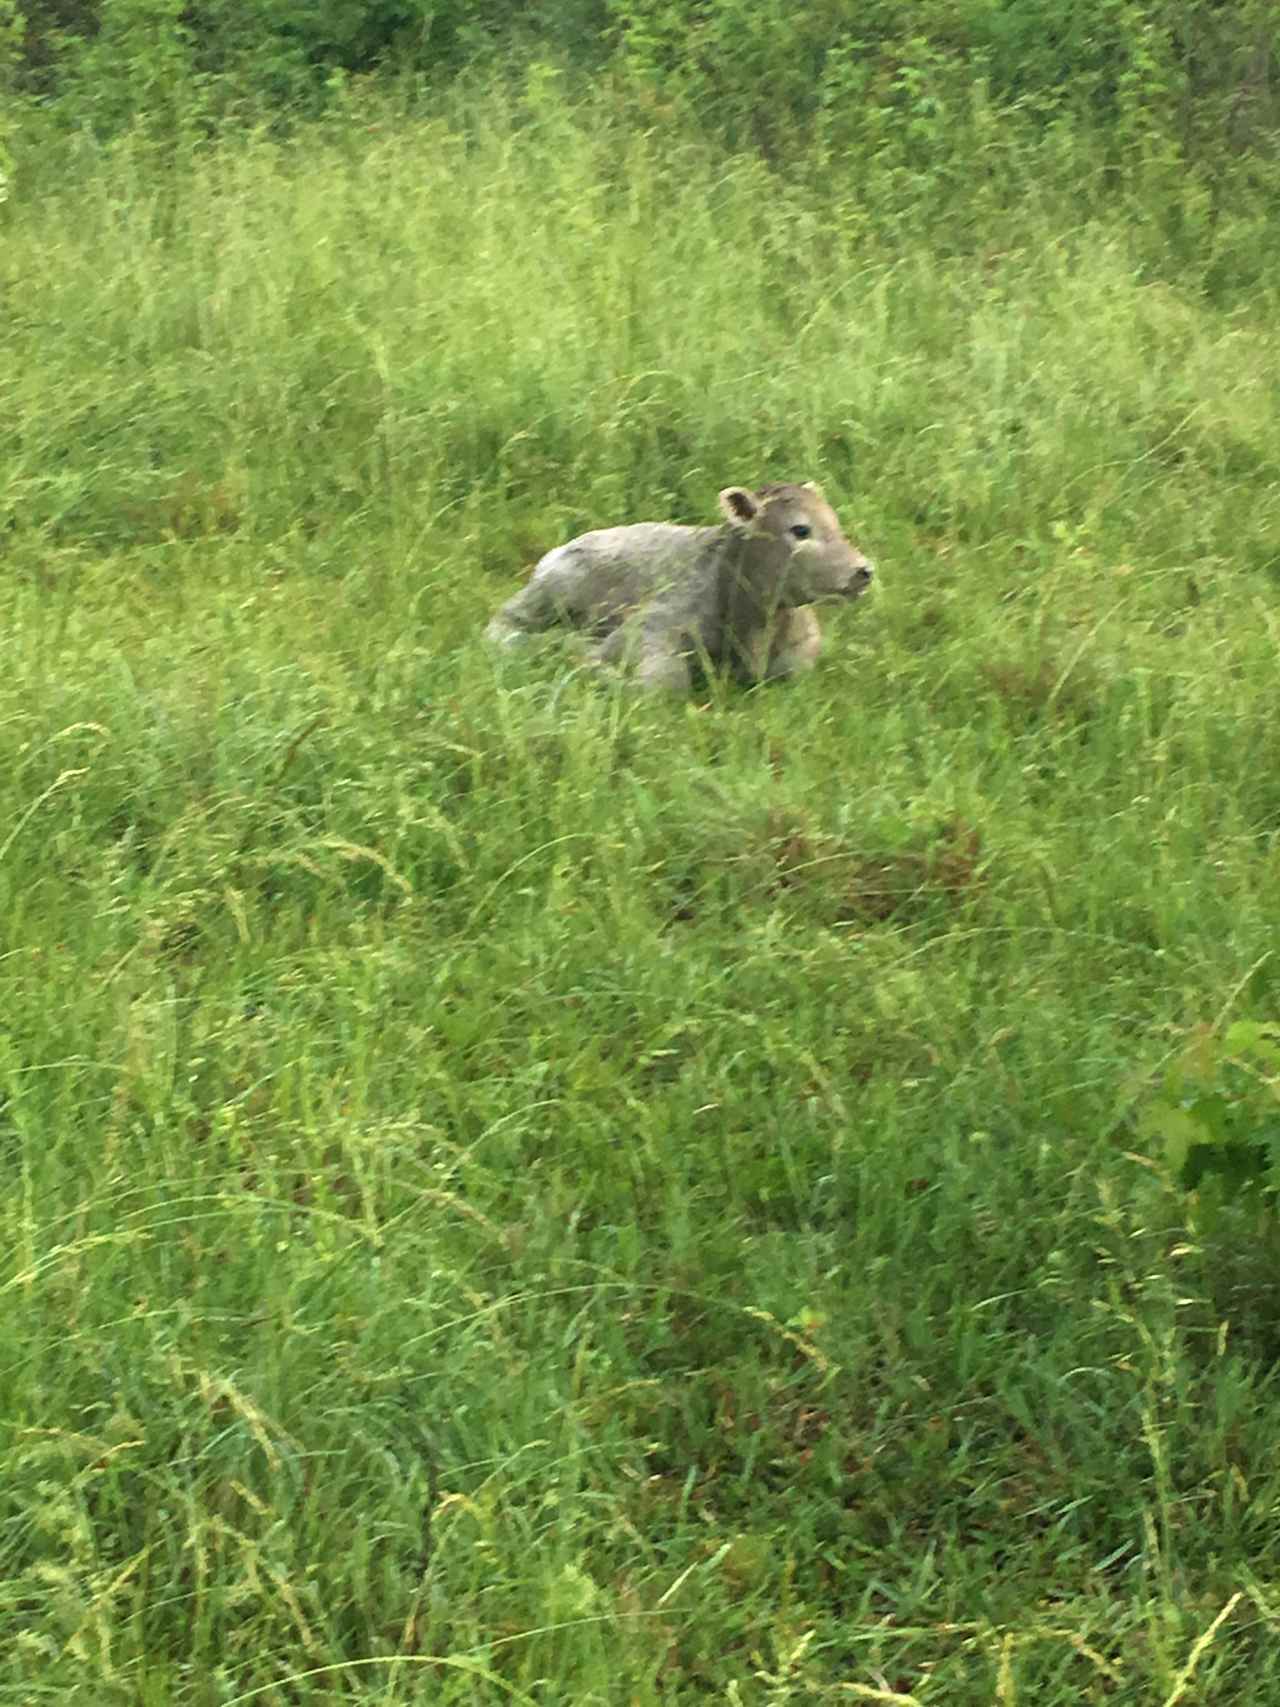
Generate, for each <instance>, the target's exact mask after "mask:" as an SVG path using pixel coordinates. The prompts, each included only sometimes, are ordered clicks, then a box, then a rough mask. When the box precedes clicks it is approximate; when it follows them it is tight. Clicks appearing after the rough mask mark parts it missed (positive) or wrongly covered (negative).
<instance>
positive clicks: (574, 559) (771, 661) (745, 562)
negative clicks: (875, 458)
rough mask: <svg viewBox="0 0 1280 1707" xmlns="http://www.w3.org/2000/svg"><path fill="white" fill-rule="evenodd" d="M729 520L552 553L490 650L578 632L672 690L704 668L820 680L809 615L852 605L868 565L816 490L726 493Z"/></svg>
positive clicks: (506, 614) (609, 537)
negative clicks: (548, 631) (551, 632)
mask: <svg viewBox="0 0 1280 1707" xmlns="http://www.w3.org/2000/svg"><path fill="white" fill-rule="evenodd" d="M720 508H721V510H722V511H723V513H724V516H725V521H724V523H723V525H722V526H720V527H675V526H673V525H670V524H668V523H666V522H637V523H635V524H633V525H632V526H630V527H614V528H601V529H599V530H597V531H596V532H594V533H584V534H582V535H580V536H579V537H578V538H577V539H571V540H570V541H569V542H568V544H567V545H558V546H556V547H555V548H554V550H552V551H549V552H547V554H546V556H545V557H543V558H542V559H541V561H540V562H539V563H538V564H537V566H536V567H535V569H534V571H533V575H532V576H531V578H530V579H529V581H528V583H527V584H526V585H525V586H524V588H523V589H522V590H521V591H520V592H518V593H517V594H516V596H515V597H514V598H513V599H510V600H508V602H507V603H506V604H505V605H503V607H502V609H501V610H500V611H499V612H498V613H497V615H496V616H495V617H494V618H493V620H492V622H490V624H489V626H488V629H487V630H486V634H487V636H488V638H489V639H490V640H492V641H496V642H497V643H498V644H500V645H510V644H512V643H513V642H515V641H518V640H521V639H523V638H524V637H525V636H526V635H529V634H534V633H537V632H538V631H540V630H542V629H545V628H553V627H555V626H557V625H562V626H565V627H569V628H575V629H578V630H581V631H582V632H584V633H586V634H587V635H589V636H590V637H591V638H592V639H593V640H594V641H595V642H596V644H595V645H594V646H593V647H592V649H591V653H590V657H591V659H592V661H593V662H595V663H599V664H622V663H626V664H629V665H631V666H632V667H633V668H634V672H635V677H636V680H637V682H638V683H639V684H640V685H641V686H643V687H650V688H670V689H672V690H674V691H676V692H687V691H688V689H689V687H690V685H691V680H692V677H691V666H692V665H694V664H696V663H697V662H698V661H699V660H700V659H701V660H705V661H707V662H709V663H711V664H712V665H717V666H724V667H726V668H728V669H729V670H731V671H732V672H733V674H734V675H736V676H737V677H738V678H739V680H741V681H745V682H758V681H767V680H770V679H772V678H774V677H778V676H790V675H794V674H796V673H797V672H798V671H800V670H808V669H811V668H812V667H813V665H814V663H815V662H816V660H817V657H818V653H819V651H820V650H821V646H822V629H821V627H820V626H819V623H818V618H817V616H816V614H815V613H814V611H813V610H811V609H810V608H809V607H810V606H812V605H814V604H818V603H825V602H828V601H832V600H838V599H856V598H857V597H858V596H859V595H860V594H861V593H863V592H865V591H866V589H867V586H868V584H869V583H870V581H871V577H872V574H873V570H872V566H871V564H870V563H869V562H868V561H867V559H866V558H865V557H864V556H863V555H862V553H861V552H860V551H858V550H857V548H856V547H855V546H853V545H851V544H850V543H849V541H848V540H847V539H846V538H845V537H844V535H843V533H841V531H840V523H839V521H838V520H837V519H836V515H835V512H834V511H833V510H832V508H831V506H830V505H829V504H828V503H827V501H826V499H825V498H824V497H823V496H822V493H821V491H820V490H819V488H818V487H816V486H813V485H804V486H762V487H761V488H760V490H759V491H758V492H752V491H749V490H748V489H747V488H746V487H743V486H729V487H726V488H725V490H724V491H723V492H722V493H721V494H720ZM798 529H799V530H803V529H807V530H808V532H807V534H806V535H804V536H803V537H797V534H796V531H795V530H798Z"/></svg>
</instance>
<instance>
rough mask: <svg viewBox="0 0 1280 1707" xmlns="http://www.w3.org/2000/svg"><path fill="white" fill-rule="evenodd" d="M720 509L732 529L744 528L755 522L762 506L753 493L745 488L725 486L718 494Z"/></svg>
mask: <svg viewBox="0 0 1280 1707" xmlns="http://www.w3.org/2000/svg"><path fill="white" fill-rule="evenodd" d="M720 508H721V509H722V510H723V511H724V514H725V518H726V519H727V520H728V521H730V522H732V523H733V525H734V527H736V528H744V527H749V526H750V525H751V523H752V522H753V521H755V519H756V517H757V516H758V515H759V514H760V510H761V508H762V506H761V503H760V500H759V498H757V497H756V495H755V493H754V492H750V491H748V490H747V488H746V487H745V486H726V487H725V489H724V491H723V492H722V493H721V494H720Z"/></svg>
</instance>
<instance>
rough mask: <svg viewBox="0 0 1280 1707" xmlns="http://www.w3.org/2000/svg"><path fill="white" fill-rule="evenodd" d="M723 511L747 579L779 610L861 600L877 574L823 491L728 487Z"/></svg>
mask: <svg viewBox="0 0 1280 1707" xmlns="http://www.w3.org/2000/svg"><path fill="white" fill-rule="evenodd" d="M720 508H721V510H722V511H723V512H724V515H725V519H726V520H727V521H728V523H729V525H730V527H732V528H733V529H734V531H735V534H736V535H737V537H738V539H739V541H740V546H741V552H742V556H741V562H742V565H743V568H744V569H745V570H746V572H747V574H748V575H749V576H750V577H751V579H752V580H753V581H755V582H756V583H757V584H758V585H759V586H760V588H761V591H762V592H763V591H766V590H767V592H768V593H769V595H770V597H771V600H772V602H773V603H775V604H777V605H811V604H817V603H819V602H825V601H827V600H831V599H856V598H857V597H858V596H859V595H860V594H862V593H865V592H866V590H867V588H868V587H869V586H870V584H871V578H872V575H873V574H874V573H875V571H874V569H873V567H872V565H871V564H870V563H869V562H868V561H867V559H866V558H865V557H864V556H863V555H862V553H861V552H860V551H859V550H858V548H857V546H855V545H852V544H850V542H849V541H848V540H847V539H846V538H845V537H844V534H843V533H841V531H840V523H839V521H838V519H837V517H836V513H835V511H834V510H833V509H832V508H831V506H830V504H828V503H827V501H826V499H825V498H824V497H823V495H822V491H821V488H820V487H817V486H814V485H811V484H808V483H806V484H805V485H803V486H762V487H761V488H760V489H759V491H758V492H752V491H751V490H749V489H748V488H747V487H745V486H728V487H726V488H725V490H724V491H723V492H722V493H721V494H720Z"/></svg>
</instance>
